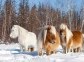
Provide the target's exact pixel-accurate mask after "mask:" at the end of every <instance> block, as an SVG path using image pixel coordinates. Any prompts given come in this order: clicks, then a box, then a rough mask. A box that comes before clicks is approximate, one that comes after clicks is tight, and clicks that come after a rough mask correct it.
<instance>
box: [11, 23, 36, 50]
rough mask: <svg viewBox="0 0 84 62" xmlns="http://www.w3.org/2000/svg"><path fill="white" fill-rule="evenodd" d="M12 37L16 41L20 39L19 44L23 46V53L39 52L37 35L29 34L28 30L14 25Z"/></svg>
mask: <svg viewBox="0 0 84 62" xmlns="http://www.w3.org/2000/svg"><path fill="white" fill-rule="evenodd" d="M10 37H11V38H13V39H15V38H18V42H19V44H20V46H21V51H23V50H25V51H28V50H29V49H30V48H31V51H36V50H37V38H36V34H35V33H33V32H29V31H27V30H26V29H24V28H22V27H20V26H19V25H13V27H12V29H11V33H10Z"/></svg>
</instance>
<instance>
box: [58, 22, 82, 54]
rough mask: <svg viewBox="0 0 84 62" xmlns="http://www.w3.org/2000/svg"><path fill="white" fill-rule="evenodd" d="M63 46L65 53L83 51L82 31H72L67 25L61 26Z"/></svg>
mask: <svg viewBox="0 0 84 62" xmlns="http://www.w3.org/2000/svg"><path fill="white" fill-rule="evenodd" d="M60 38H61V45H62V48H63V50H64V52H65V53H67V52H69V51H71V50H72V51H75V52H79V51H81V49H82V44H83V34H82V33H81V32H80V31H70V30H69V29H68V27H67V25H65V24H61V25H60Z"/></svg>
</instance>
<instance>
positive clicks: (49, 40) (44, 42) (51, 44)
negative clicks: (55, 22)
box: [37, 25, 60, 55]
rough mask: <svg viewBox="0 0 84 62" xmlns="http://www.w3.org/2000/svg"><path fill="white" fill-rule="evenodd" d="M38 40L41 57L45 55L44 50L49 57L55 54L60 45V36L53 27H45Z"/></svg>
mask: <svg viewBox="0 0 84 62" xmlns="http://www.w3.org/2000/svg"><path fill="white" fill-rule="evenodd" d="M38 39H39V40H38V42H37V43H38V54H39V55H43V53H44V52H43V50H44V51H45V52H46V54H47V55H50V54H52V53H55V52H56V50H57V48H58V47H59V45H60V37H59V34H58V32H57V31H56V29H55V27H54V26H52V25H47V26H44V27H43V29H42V30H41V31H40V33H39V35H38ZM39 45H40V46H39Z"/></svg>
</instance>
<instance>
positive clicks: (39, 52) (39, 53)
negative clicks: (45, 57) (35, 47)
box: [38, 48, 42, 56]
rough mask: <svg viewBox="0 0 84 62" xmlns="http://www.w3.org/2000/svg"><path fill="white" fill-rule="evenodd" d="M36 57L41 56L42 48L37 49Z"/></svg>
mask: <svg viewBox="0 0 84 62" xmlns="http://www.w3.org/2000/svg"><path fill="white" fill-rule="evenodd" d="M38 55H39V56H41V55H42V48H40V49H39V51H38Z"/></svg>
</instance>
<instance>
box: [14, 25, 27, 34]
mask: <svg viewBox="0 0 84 62" xmlns="http://www.w3.org/2000/svg"><path fill="white" fill-rule="evenodd" d="M14 27H18V29H19V33H21V34H25V33H26V32H28V30H26V29H24V28H23V27H21V26H19V25H14Z"/></svg>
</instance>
